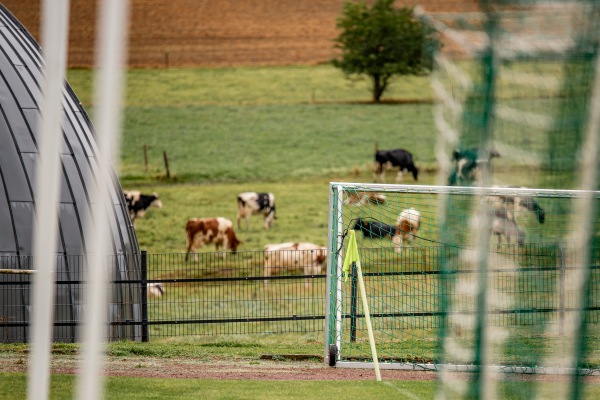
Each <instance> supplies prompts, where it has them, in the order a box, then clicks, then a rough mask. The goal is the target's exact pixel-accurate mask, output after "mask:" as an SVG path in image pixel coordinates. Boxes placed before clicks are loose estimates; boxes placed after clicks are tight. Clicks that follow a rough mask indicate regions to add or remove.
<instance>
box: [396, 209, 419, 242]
mask: <svg viewBox="0 0 600 400" xmlns="http://www.w3.org/2000/svg"><path fill="white" fill-rule="evenodd" d="M420 228H421V213H420V212H418V211H417V210H415V209H414V208H413V207H411V208H409V209H406V210H403V211H402V212H401V213H400V215H399V216H398V219H397V221H396V234H395V235H394V237H393V238H392V241H393V242H394V247H395V250H396V253H400V252H402V246H403V244H404V241H405V240H406V241H407V242H408V245H409V246H410V245H411V243H412V240H413V236H414V235H416V233H417V232H418V231H419V229H420Z"/></svg>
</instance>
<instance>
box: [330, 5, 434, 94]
mask: <svg viewBox="0 0 600 400" xmlns="http://www.w3.org/2000/svg"><path fill="white" fill-rule="evenodd" d="M394 2H395V0H375V2H374V3H373V5H372V6H371V7H370V8H369V6H368V4H367V3H366V1H364V0H363V1H360V2H350V1H349V2H346V3H345V4H344V10H343V15H342V16H341V17H340V18H339V19H338V21H337V27H338V28H339V29H340V30H341V34H340V36H339V37H338V38H337V39H335V47H336V48H339V49H340V50H341V51H342V54H341V59H335V60H333V65H334V66H336V67H337V68H340V69H341V70H342V71H344V74H346V76H347V77H349V78H350V77H352V76H362V75H366V76H368V77H369V78H370V79H371V80H372V84H373V89H372V93H373V101H375V102H379V101H380V100H381V96H382V94H383V92H384V91H385V90H386V88H387V86H388V84H389V83H390V81H391V79H392V78H393V77H394V76H396V75H420V74H423V73H426V72H428V71H430V70H431V59H430V57H429V59H428V57H425V56H426V54H425V53H424V48H425V45H426V43H427V42H426V41H429V40H430V39H431V38H430V37H429V34H428V31H427V29H426V27H425V25H424V24H423V23H422V22H421V21H419V20H417V19H415V18H414V17H413V10H412V8H406V7H404V8H394Z"/></svg>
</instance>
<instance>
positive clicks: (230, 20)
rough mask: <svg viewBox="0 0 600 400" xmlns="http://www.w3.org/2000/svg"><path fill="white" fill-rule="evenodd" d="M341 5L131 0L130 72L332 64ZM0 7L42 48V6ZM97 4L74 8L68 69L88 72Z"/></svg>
mask: <svg viewBox="0 0 600 400" xmlns="http://www.w3.org/2000/svg"><path fill="white" fill-rule="evenodd" d="M345 1H346V0H130V4H131V12H130V14H131V24H130V34H129V35H130V44H129V64H130V65H131V66H134V67H165V66H177V67H187V66H209V67H210V66H249V65H255V66H258V65H295V64H298V65H302V64H304V65H307V64H317V63H323V62H327V61H329V60H331V58H333V57H334V56H335V50H334V48H333V39H334V38H335V37H336V36H337V35H338V31H337V30H336V26H335V25H336V20H337V18H338V17H339V16H340V14H341V12H342V9H343V4H344V2H345ZM2 3H3V4H4V5H5V6H6V7H7V8H8V9H9V10H10V11H11V12H12V13H13V14H14V15H15V16H16V17H17V18H18V19H19V20H20V21H21V23H23V25H25V27H26V28H27V29H28V30H29V31H30V32H31V33H32V34H33V36H34V37H36V38H37V39H38V40H39V32H40V3H41V0H3V1H2ZM476 3H477V0H454V1H453V0H448V1H445V0H423V1H416V0H397V1H396V5H398V6H414V5H417V4H420V5H421V6H422V7H423V8H424V9H425V10H426V11H428V12H451V11H472V10H475V9H476ZM96 6H97V5H96V0H72V1H71V18H70V19H71V23H70V38H69V65H70V66H71V67H89V66H91V65H92V64H93V54H94V51H93V44H94V35H95V28H94V25H95V19H96Z"/></svg>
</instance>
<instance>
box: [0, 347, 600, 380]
mask: <svg viewBox="0 0 600 400" xmlns="http://www.w3.org/2000/svg"><path fill="white" fill-rule="evenodd" d="M27 363H28V360H27V355H26V354H21V353H10V352H6V353H0V372H23V373H26V372H27V368H28V366H27ZM78 363H79V361H78V358H77V356H72V355H57V354H53V355H52V363H51V372H52V373H53V374H76V373H77V369H78V365H79V364H78ZM105 375H106V376H130V377H144V378H195V379H219V380H223V379H236V380H237V379H242V380H244V379H250V380H304V381H312V380H374V379H375V372H374V371H373V370H371V369H355V368H335V367H329V366H327V365H325V364H323V363H322V362H321V361H318V360H313V361H274V360H268V359H236V360H226V359H218V358H210V359H194V358H159V357H114V356H111V357H108V359H107V363H106V370H105ZM381 377H382V379H383V380H434V379H436V378H437V374H436V373H435V372H433V371H415V370H388V369H382V370H381ZM452 379H456V380H463V381H467V380H470V379H471V375H470V374H468V373H455V374H452ZM498 379H500V380H504V381H515V382H516V381H536V382H566V381H568V380H569V379H570V377H569V376H564V375H525V374H502V375H499V376H498ZM584 379H585V381H586V382H588V383H600V376H591V377H585V378H584Z"/></svg>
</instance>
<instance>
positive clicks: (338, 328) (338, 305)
mask: <svg viewBox="0 0 600 400" xmlns="http://www.w3.org/2000/svg"><path fill="white" fill-rule="evenodd" d="M337 191H338V194H337V201H338V211H339V218H338V227H337V232H338V235H339V234H340V232H342V231H343V229H344V224H343V222H344V221H343V218H344V213H343V212H342V207H343V202H342V197H343V194H344V192H343V191H342V187H341V186H338V187H337ZM343 240H344V238H343V237H342V236H338V243H337V247H336V248H337V249H339V248H341V246H342V242H343ZM337 257H338V260H337V267H338V268H337V273H336V276H337V283H336V289H335V309H336V318H335V346H336V347H337V351H338V353H339V354H341V352H342V277H343V276H344V272H343V271H342V266H343V264H344V263H343V260H342V252H341V251H340V252H339V254H338V255H337Z"/></svg>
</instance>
